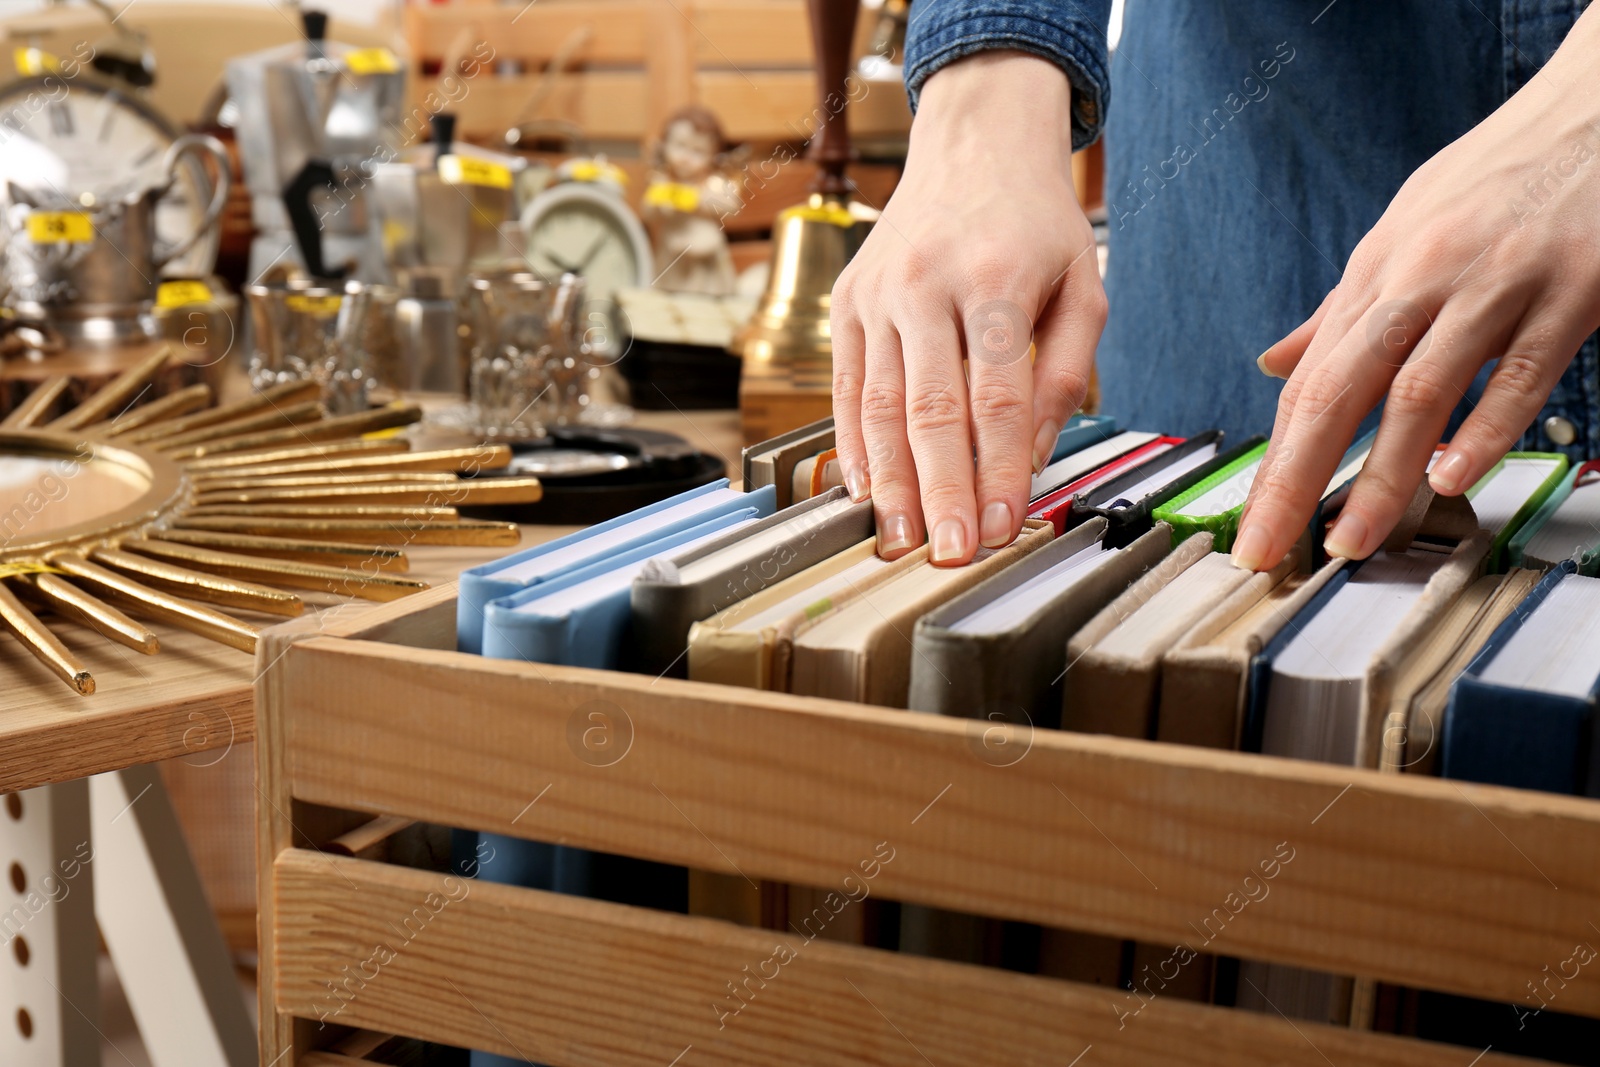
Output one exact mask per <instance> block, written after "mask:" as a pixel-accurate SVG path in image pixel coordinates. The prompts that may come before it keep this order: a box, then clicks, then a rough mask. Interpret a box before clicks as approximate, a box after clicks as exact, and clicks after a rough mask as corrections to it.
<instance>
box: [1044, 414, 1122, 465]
mask: <svg viewBox="0 0 1600 1067" xmlns="http://www.w3.org/2000/svg"><path fill="white" fill-rule="evenodd" d="M1116 432H1117V420H1116V419H1115V418H1114V417H1113V416H1110V415H1074V416H1072V418H1070V419H1068V420H1067V424H1066V425H1065V426H1064V427H1062V428H1061V432H1060V433H1059V434H1057V435H1056V444H1055V447H1054V448H1053V449H1051V450H1050V462H1051V463H1054V462H1055V461H1056V460H1058V459H1066V458H1067V457H1068V456H1070V455H1071V454H1072V453H1074V452H1077V451H1080V450H1082V449H1085V448H1088V447H1089V446H1090V445H1092V444H1095V443H1096V442H1098V441H1104V440H1105V439H1106V438H1108V437H1110V436H1111V435H1112V434H1114V433H1116Z"/></svg>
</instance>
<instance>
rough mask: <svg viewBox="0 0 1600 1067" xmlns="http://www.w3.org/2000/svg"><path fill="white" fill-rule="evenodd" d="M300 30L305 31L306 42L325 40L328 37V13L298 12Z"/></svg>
mask: <svg viewBox="0 0 1600 1067" xmlns="http://www.w3.org/2000/svg"><path fill="white" fill-rule="evenodd" d="M300 28H301V29H303V30H304V31H305V34H306V40H308V41H323V40H326V39H327V37H328V13H327V12H326V11H313V10H309V9H308V10H305V11H302V12H300Z"/></svg>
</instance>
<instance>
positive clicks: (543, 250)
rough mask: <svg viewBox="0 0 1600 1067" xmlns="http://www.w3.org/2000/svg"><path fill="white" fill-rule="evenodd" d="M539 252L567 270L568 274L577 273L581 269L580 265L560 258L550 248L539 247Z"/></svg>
mask: <svg viewBox="0 0 1600 1067" xmlns="http://www.w3.org/2000/svg"><path fill="white" fill-rule="evenodd" d="M539 252H540V253H541V254H542V255H543V256H544V258H545V259H548V260H549V261H550V262H552V263H554V264H555V265H556V266H557V267H558V268H560V269H561V270H563V271H566V272H567V273H568V274H576V273H578V271H579V269H580V268H578V267H574V266H573V265H572V264H571V263H568V262H567V261H566V260H564V259H562V258H560V257H559V256H557V255H556V254H555V253H554V252H552V251H550V250H549V249H548V248H541V249H539Z"/></svg>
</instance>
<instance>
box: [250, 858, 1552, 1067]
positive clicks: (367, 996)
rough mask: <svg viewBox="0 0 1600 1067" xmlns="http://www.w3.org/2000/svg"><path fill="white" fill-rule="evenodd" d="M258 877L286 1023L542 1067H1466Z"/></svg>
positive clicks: (823, 957)
mask: <svg viewBox="0 0 1600 1067" xmlns="http://www.w3.org/2000/svg"><path fill="white" fill-rule="evenodd" d="M274 873H275V877H276V885H277V898H278V899H277V911H276V915H277V926H278V929H277V936H278V940H277V950H276V965H275V968H274V970H273V972H272V981H273V983H274V985H275V987H276V994H277V997H278V1004H279V1006H280V1008H281V1009H284V1010H288V1011H292V1012H294V1013H295V1014H296V1015H301V1016H305V1017H308V1018H310V1019H313V1020H318V1019H320V1018H322V1017H324V1016H325V1017H326V1020H327V1021H328V1022H333V1023H338V1024H341V1025H355V1026H361V1027H365V1028H369V1029H377V1030H383V1031H388V1032H393V1033H397V1034H402V1035H405V1036H410V1037H416V1038H421V1039H424V1040H430V1041H440V1042H446V1043H449V1044H454V1045H459V1046H466V1047H471V1048H480V1049H484V1050H486V1051H491V1052H499V1053H501V1054H504V1055H509V1056H517V1057H520V1058H526V1059H531V1060H534V1061H537V1062H540V1063H546V1064H551V1065H553V1067H577V1065H579V1064H582V1065H585V1067H662V1065H663V1064H669V1063H675V1062H678V1061H679V1060H680V1059H682V1060H683V1061H684V1062H686V1063H695V1064H707V1065H715V1064H726V1065H730V1067H732V1065H739V1067H745V1065H748V1064H751V1063H762V1064H771V1065H774V1067H779V1065H793V1067H812V1065H814V1064H817V1063H871V1064H875V1065H880V1067H925V1065H926V1064H927V1063H930V1062H938V1063H965V1064H973V1065H988V1064H993V1065H996V1067H1001V1065H1003V1067H1031V1065H1038V1067H1063V1065H1065V1064H1069V1063H1073V1062H1076V1061H1074V1059H1073V1057H1074V1056H1079V1055H1080V1054H1081V1053H1082V1051H1083V1050H1085V1049H1086V1048H1087V1049H1090V1050H1091V1051H1089V1052H1088V1055H1086V1056H1083V1061H1084V1062H1085V1063H1094V1064H1102V1065H1107V1067H1146V1065H1148V1064H1152V1063H1166V1064H1191V1065H1195V1067H1234V1065H1236V1064H1239V1063H1246V1062H1249V1063H1273V1064H1280V1065H1284V1067H1326V1064H1327V1063H1329V1062H1333V1063H1341V1064H1343V1063H1361V1064H1369V1065H1376V1067H1391V1065H1392V1067H1401V1065H1405V1067H1434V1065H1438V1067H1461V1065H1462V1064H1463V1063H1464V1062H1465V1060H1466V1057H1465V1056H1464V1053H1466V1052H1467V1051H1468V1050H1464V1049H1461V1048H1458V1047H1450V1046H1442V1045H1433V1044H1428V1043H1424V1042H1418V1041H1414V1040H1409V1039H1405V1038H1397V1037H1387V1036H1380V1035H1376V1034H1369V1033H1360V1032H1356V1031H1352V1030H1348V1029H1337V1028H1333V1027H1328V1026H1316V1025H1312V1024H1310V1023H1299V1024H1291V1023H1288V1022H1286V1021H1284V1020H1282V1019H1279V1018H1277V1017H1275V1016H1268V1015H1262V1014H1253V1013H1248V1012H1241V1011H1234V1010H1231V1009H1227V1008H1212V1007H1208V1006H1203V1005H1198V1004H1192V1003H1187V1002H1183V1001H1178V1000H1176V999H1173V998H1165V999H1163V998H1161V997H1159V996H1158V997H1156V998H1155V999H1153V1000H1152V1001H1150V1002H1149V1004H1148V1005H1147V1006H1146V1007H1145V1008H1144V1009H1143V1010H1142V1011H1140V1012H1139V1014H1138V1015H1136V1016H1131V1017H1126V1016H1124V1015H1122V1014H1119V1012H1118V1010H1117V1009H1118V1006H1119V1004H1120V1003H1121V1002H1122V1001H1123V1000H1124V999H1125V998H1124V997H1123V996H1122V995H1120V994H1119V993H1118V992H1117V991H1114V990H1109V989H1103V988H1099V987H1094V986H1085V985H1078V984H1074V983H1069V982H1062V981H1056V980H1053V979H1046V978H1034V977H1027V976H1023V975H1017V974H1011V973H1008V972H1004V971H999V970H993V969H988V968H979V967H971V966H963V965H960V964H953V963H944V962H940V961H934V960H927V959H919V958H917V957H912V956H902V955H895V954H891V953H885V952H878V951H875V950H870V949H862V948H857V947H854V946H847V945H840V944H833V943H829V942H826V941H821V940H817V941H810V942H807V941H806V940H805V939H804V938H800V937H784V936H783V935H779V934H774V933H771V932H767V931H760V930H751V929H745V928H741V927H736V926H733V925H730V924H727V923H721V922H717V921H714V920H710V919H698V918H690V917H686V916H679V915H669V914H662V913H657V912H652V911H649V910H647V909H640V908H629V907H624V906H621V905H616V904H606V903H602V902H599V901H593V900H582V899H577V898H573V897H563V896H558V895H556V894H552V893H543V892H538V891H535V890H528V889H519V888H515V887H510V886H501V885H492V884H484V883H477V882H468V881H465V880H463V879H459V878H452V877H448V876H441V875H438V874H433V873H429V872H423V871H416V870H410V869H404V868H398V867H391V866H387V865H384V864H378V863H371V862H367V861H363V860H356V859H345V858H339V857H330V856H325V855H321V854H319V853H315V852H310V851H305V850H298V849H291V850H288V851H286V852H284V853H282V854H281V855H280V856H279V857H278V859H277V862H276V864H275V865H274ZM779 940H782V941H783V942H784V943H785V947H786V948H787V949H788V952H787V953H786V954H779V953H778V952H777V949H778V944H777V942H778V941H779ZM746 968H748V971H747V970H746ZM751 975H753V976H754V977H753V978H751V977H750V976H751ZM768 976H770V977H768ZM329 983H333V991H331V992H330V985H329ZM729 983H739V984H740V988H741V989H742V990H743V994H742V995H741V996H740V997H738V998H736V997H735V995H734V994H732V993H730V992H729V989H728V984H729ZM745 983H747V984H745ZM341 989H342V990H343V992H342V993H341V992H340V990H341ZM719 1006H720V1008H721V1010H720V1011H719V1010H718V1008H719ZM1122 1010H1123V1011H1126V1010H1127V1009H1126V1008H1123V1009H1122ZM930 1056H932V1057H937V1059H936V1060H933V1059H929V1058H928V1057H930ZM1474 1062H1475V1063H1476V1064H1477V1065H1479V1067H1509V1065H1512V1064H1516V1063H1525V1062H1528V1061H1523V1060H1517V1059H1514V1058H1511V1057H1504V1056H1500V1055H1498V1054H1495V1053H1489V1054H1487V1055H1485V1056H1483V1057H1482V1058H1480V1059H1478V1060H1476V1061H1474Z"/></svg>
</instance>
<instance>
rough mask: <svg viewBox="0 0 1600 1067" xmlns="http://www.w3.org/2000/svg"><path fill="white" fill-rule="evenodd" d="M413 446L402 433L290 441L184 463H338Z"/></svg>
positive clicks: (199, 469)
mask: <svg viewBox="0 0 1600 1067" xmlns="http://www.w3.org/2000/svg"><path fill="white" fill-rule="evenodd" d="M410 449H411V444H410V442H408V441H406V440H405V439H404V438H400V437H353V438H350V439H348V440H344V441H325V442H321V443H318V444H309V445H307V444H299V445H290V446H289V447H287V448H272V449H265V450H263V449H255V450H246V451H243V452H224V453H223V454H221V455H219V456H207V457H205V458H204V459H191V460H190V461H189V462H188V463H187V464H185V467H186V468H187V469H188V470H190V471H193V472H195V473H203V474H210V473H213V472H220V471H227V470H235V469H249V468H251V467H259V466H263V465H268V464H275V463H291V462H297V461H299V460H302V459H304V460H316V461H326V462H330V463H337V462H338V461H339V460H340V459H356V458H365V457H367V456H392V455H397V454H399V453H402V452H408V451H410Z"/></svg>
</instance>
